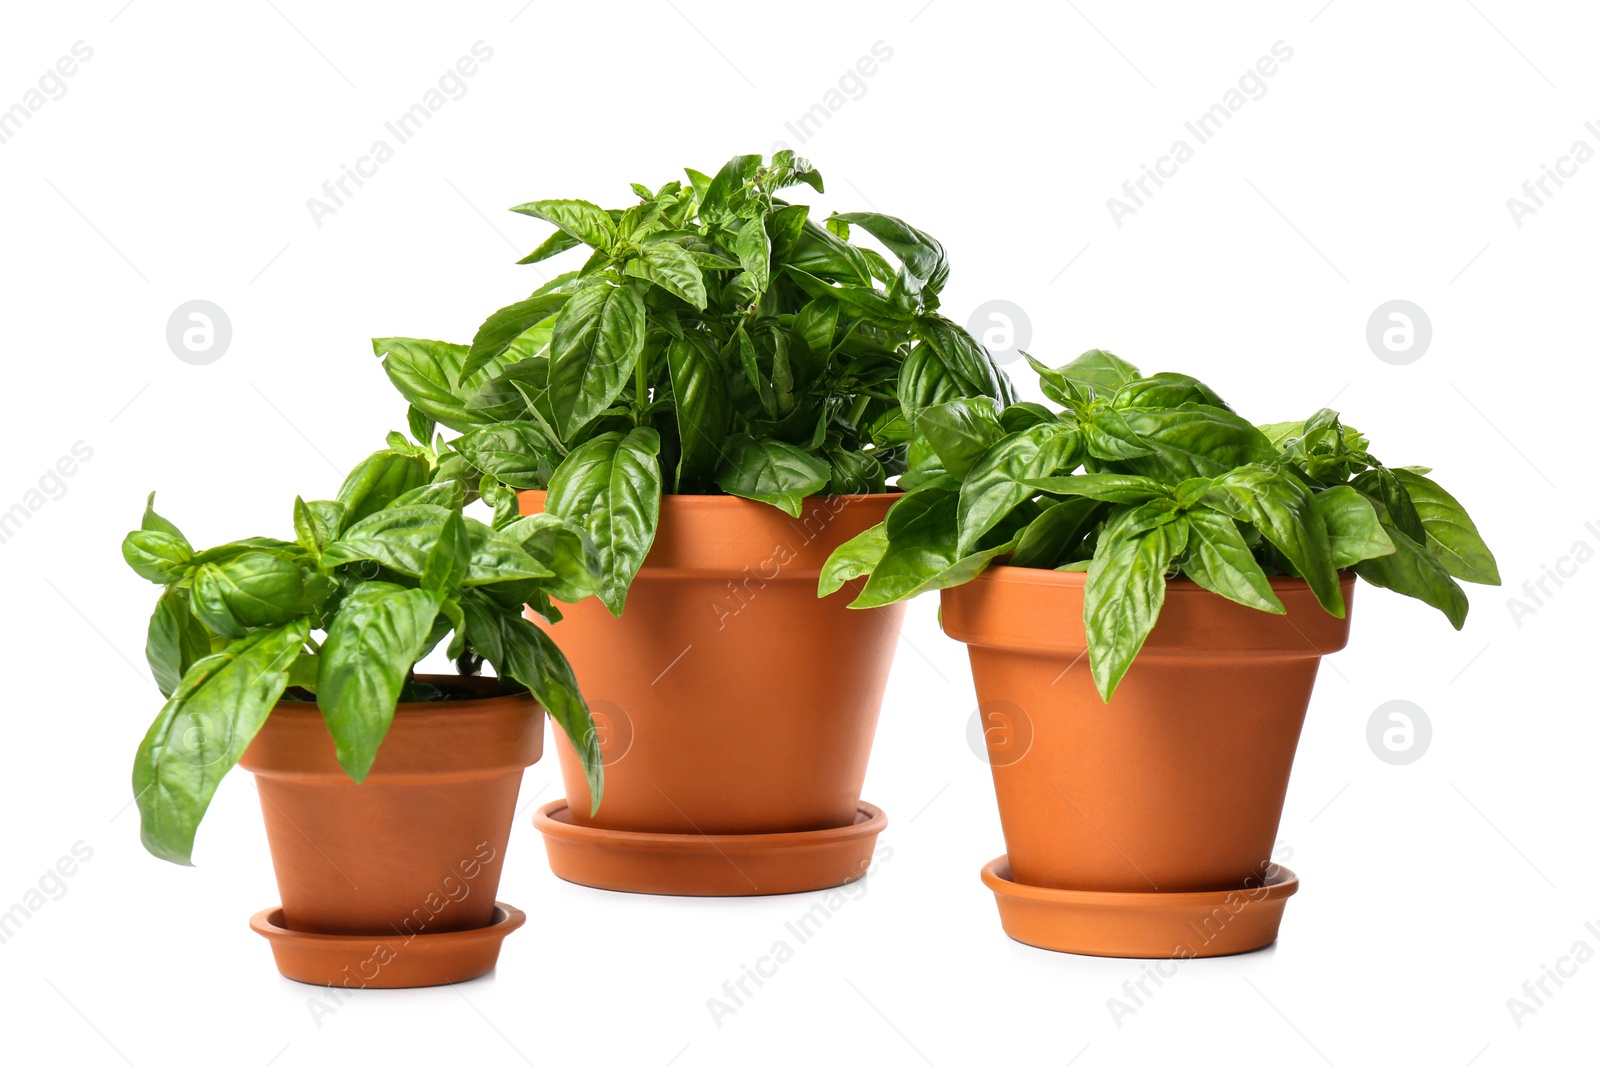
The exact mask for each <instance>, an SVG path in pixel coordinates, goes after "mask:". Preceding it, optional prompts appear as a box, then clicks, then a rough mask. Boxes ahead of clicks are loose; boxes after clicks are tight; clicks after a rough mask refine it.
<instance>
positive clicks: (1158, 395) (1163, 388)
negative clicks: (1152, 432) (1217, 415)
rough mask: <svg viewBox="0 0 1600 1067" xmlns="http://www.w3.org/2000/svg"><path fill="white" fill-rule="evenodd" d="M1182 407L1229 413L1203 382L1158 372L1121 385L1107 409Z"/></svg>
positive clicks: (1186, 376)
mask: <svg viewBox="0 0 1600 1067" xmlns="http://www.w3.org/2000/svg"><path fill="white" fill-rule="evenodd" d="M1183 404H1204V405H1207V406H1209V407H1214V408H1221V409H1222V410H1224V411H1232V410H1233V409H1232V408H1231V407H1229V406H1228V403H1227V401H1225V400H1223V399H1222V397H1220V396H1218V395H1217V394H1216V391H1215V390H1213V389H1212V388H1211V387H1210V386H1209V385H1207V384H1206V383H1205V382H1202V381H1201V380H1200V379H1198V378H1191V377H1189V375H1187V374H1174V373H1172V372H1170V371H1162V372H1161V373H1159V374H1152V375H1150V376H1149V377H1148V378H1135V379H1134V380H1133V381H1131V382H1127V383H1125V384H1124V385H1123V386H1121V387H1120V388H1119V389H1118V390H1117V392H1116V394H1115V395H1114V396H1113V397H1112V398H1111V406H1112V407H1114V408H1117V409H1118V410H1122V411H1125V410H1127V409H1129V408H1175V407H1179V406H1181V405H1183Z"/></svg>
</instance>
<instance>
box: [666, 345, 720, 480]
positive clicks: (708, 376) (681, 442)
mask: <svg viewBox="0 0 1600 1067" xmlns="http://www.w3.org/2000/svg"><path fill="white" fill-rule="evenodd" d="M667 368H668V373H669V374H670V375H671V378H672V398H673V402H674V403H673V414H674V416H675V417H676V419H677V423H678V447H679V456H678V470H677V478H676V480H675V488H676V490H677V491H678V492H693V491H695V490H698V489H701V488H703V487H704V486H706V485H707V484H708V483H709V482H710V481H711V479H712V478H713V477H714V476H715V474H716V471H717V468H718V467H719V466H721V464H722V447H721V446H722V439H723V438H724V437H726V436H727V434H728V423H729V417H730V414H731V412H730V405H729V402H728V383H727V376H726V374H725V372H724V370H723V367H722V363H721V362H720V361H719V360H718V359H717V354H716V352H715V350H714V349H712V347H711V346H710V344H709V343H708V342H707V341H706V339H705V337H704V335H703V334H700V333H691V334H687V335H685V336H684V337H681V338H678V339H676V340H674V341H672V342H671V343H670V344H668V345H667Z"/></svg>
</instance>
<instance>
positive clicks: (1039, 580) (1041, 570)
mask: <svg viewBox="0 0 1600 1067" xmlns="http://www.w3.org/2000/svg"><path fill="white" fill-rule="evenodd" d="M1338 573H1339V584H1340V586H1341V587H1344V586H1347V585H1349V584H1351V583H1353V582H1354V581H1355V577H1356V572H1355V570H1354V569H1352V568H1349V567H1346V568H1344V569H1342V570H1340V571H1339V572H1338ZM1088 578H1089V574H1088V572H1087V571H1059V570H1055V569H1054V568H1051V567H1013V566H1011V565H1010V564H1009V563H996V564H992V565H991V566H989V567H986V568H984V569H983V570H982V571H980V572H978V574H977V575H975V576H974V577H973V578H972V579H971V581H973V582H982V581H992V582H1009V583H1012V584H1016V585H1041V586H1051V587H1059V586H1068V587H1071V586H1082V585H1084V584H1085V583H1086V582H1087V581H1088ZM1267 582H1268V584H1270V585H1271V586H1272V588H1273V589H1274V590H1278V589H1307V588H1309V586H1308V584H1307V582H1306V580H1305V579H1304V578H1301V577H1298V576H1296V575H1292V574H1272V575H1268V576H1267ZM1167 593H1168V595H1171V594H1173V593H1178V594H1180V595H1193V594H1195V593H1204V594H1205V595H1206V596H1220V594H1218V593H1213V592H1212V591H1211V590H1209V589H1206V588H1204V587H1203V586H1201V585H1200V584H1199V583H1198V582H1196V581H1195V580H1194V579H1193V578H1190V577H1188V576H1187V575H1183V574H1180V575H1178V576H1177V577H1175V578H1168V579H1167ZM1221 599H1223V600H1227V599H1228V598H1227V597H1221Z"/></svg>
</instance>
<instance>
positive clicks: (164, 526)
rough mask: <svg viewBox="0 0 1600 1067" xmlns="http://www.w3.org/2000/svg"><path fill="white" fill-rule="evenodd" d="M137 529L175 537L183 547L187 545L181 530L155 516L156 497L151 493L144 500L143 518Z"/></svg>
mask: <svg viewBox="0 0 1600 1067" xmlns="http://www.w3.org/2000/svg"><path fill="white" fill-rule="evenodd" d="M139 529H141V530H148V531H151V532H154V533H163V534H167V535H169V536H171V537H176V538H177V539H178V540H179V541H182V542H183V543H184V544H185V545H188V543H189V540H188V538H186V537H184V536H183V531H182V530H180V529H178V528H177V527H176V526H174V525H173V524H172V523H170V522H168V521H167V520H166V519H163V518H162V517H161V516H160V515H157V514H156V495H155V493H153V492H152V493H151V494H150V495H149V496H148V497H146V498H145V502H144V516H143V517H142V518H141V519H140V520H139Z"/></svg>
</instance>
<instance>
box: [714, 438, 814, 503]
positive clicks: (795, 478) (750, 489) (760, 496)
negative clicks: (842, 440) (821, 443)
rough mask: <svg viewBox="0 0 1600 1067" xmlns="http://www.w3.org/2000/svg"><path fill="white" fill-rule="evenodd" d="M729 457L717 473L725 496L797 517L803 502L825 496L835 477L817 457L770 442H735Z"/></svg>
mask: <svg viewBox="0 0 1600 1067" xmlns="http://www.w3.org/2000/svg"><path fill="white" fill-rule="evenodd" d="M726 455H727V458H726V459H725V460H724V461H723V463H722V466H721V468H720V469H719V470H718V471H717V485H718V486H719V487H720V488H721V489H722V491H723V492H725V493H731V494H733V495H734V496H742V497H745V498H746V499H749V500H759V501H761V502H762V503H766V504H771V505H772V506H773V507H776V508H780V509H781V510H783V511H785V512H787V513H788V514H790V515H793V516H796V517H798V516H799V515H800V510H801V506H802V501H803V500H804V499H805V498H806V497H808V496H811V495H813V494H815V493H819V492H821V491H822V489H823V487H824V486H826V485H827V484H828V481H829V480H830V479H831V478H832V475H833V472H832V469H831V468H830V467H829V466H828V465H827V464H826V463H824V462H822V460H820V459H818V458H817V457H815V456H813V455H810V454H809V453H806V452H803V451H801V450H800V449H798V448H796V447H795V446H794V445H791V444H788V443H787V442H784V441H776V440H772V439H770V438H769V439H762V438H756V437H739V438H735V439H734V440H733V441H732V442H730V444H729V447H728V449H727V453H726Z"/></svg>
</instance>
